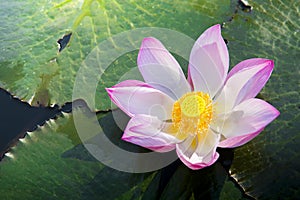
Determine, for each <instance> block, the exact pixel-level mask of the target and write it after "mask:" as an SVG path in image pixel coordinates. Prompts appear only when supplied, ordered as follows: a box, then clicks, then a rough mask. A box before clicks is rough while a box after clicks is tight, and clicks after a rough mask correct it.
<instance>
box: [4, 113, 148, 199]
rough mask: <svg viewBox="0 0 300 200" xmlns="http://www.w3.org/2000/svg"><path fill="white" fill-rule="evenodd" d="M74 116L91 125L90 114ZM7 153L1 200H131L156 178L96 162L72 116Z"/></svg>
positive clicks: (50, 124) (30, 135) (50, 123)
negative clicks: (79, 137) (126, 171)
mask: <svg viewBox="0 0 300 200" xmlns="http://www.w3.org/2000/svg"><path fill="white" fill-rule="evenodd" d="M73 112H76V114H77V115H76V116H77V117H78V116H81V118H80V119H81V120H84V121H86V125H87V127H89V124H91V121H92V120H91V117H90V114H89V112H88V111H87V110H83V109H76V110H74V111H73ZM100 119H101V116H100ZM100 134H101V133H100ZM102 134H103V133H102ZM111 134H113V133H111ZM95 135H96V134H95ZM6 155H7V156H6V157H5V158H4V159H3V160H2V161H1V162H0V185H1V187H0V199H8V200H9V199H45V198H47V199H98V198H101V199H102V198H103V199H128V198H127V197H134V196H140V195H141V194H142V193H143V191H144V190H145V189H146V187H147V185H148V184H149V182H150V181H151V179H152V177H153V175H152V173H145V174H131V173H125V172H120V171H117V170H114V169H111V168H108V167H106V166H104V165H103V164H102V163H100V162H99V161H98V160H96V159H95V158H94V157H93V156H92V155H91V154H90V153H89V152H88V151H87V150H86V149H85V148H84V147H83V146H82V144H81V143H80V140H79V139H78V136H77V132H76V129H75V127H74V123H73V117H72V114H63V115H62V116H61V117H58V119H56V120H55V121H54V120H50V121H48V122H47V123H46V124H45V125H44V126H43V127H40V128H38V129H37V130H36V131H34V132H31V133H28V134H27V136H26V137H25V138H24V139H21V142H19V143H18V144H17V146H15V147H13V148H12V150H11V151H10V152H9V153H8V154H6ZM112 190H113V191H112ZM123 197H124V198H123ZM125 197H126V198H125Z"/></svg>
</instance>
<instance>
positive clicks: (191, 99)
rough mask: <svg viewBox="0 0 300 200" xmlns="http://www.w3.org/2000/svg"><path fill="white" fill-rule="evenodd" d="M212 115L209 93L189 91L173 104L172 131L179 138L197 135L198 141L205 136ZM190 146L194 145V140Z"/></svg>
mask: <svg viewBox="0 0 300 200" xmlns="http://www.w3.org/2000/svg"><path fill="white" fill-rule="evenodd" d="M212 117H213V106H212V100H211V98H210V97H209V95H208V94H205V93H203V92H189V93H187V94H185V95H183V96H182V97H181V98H180V99H179V100H178V101H176V102H175V103H174V104H173V110H172V122H173V127H172V129H173V131H172V132H173V134H174V135H175V136H176V137H177V138H178V139H180V140H184V139H186V138H187V137H188V136H197V140H198V142H199V141H200V140H202V139H203V138H204V137H205V135H206V133H207V131H208V128H209V124H210V123H211V121H212ZM195 139H196V138H195ZM191 146H192V147H194V146H196V140H195V141H193V142H192V144H191ZM194 148H195V147H194Z"/></svg>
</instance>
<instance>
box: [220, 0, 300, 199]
mask: <svg viewBox="0 0 300 200" xmlns="http://www.w3.org/2000/svg"><path fill="white" fill-rule="evenodd" d="M248 2H249V4H250V5H251V6H252V8H253V10H252V11H251V12H243V11H241V10H240V9H237V12H236V13H235V14H234V15H233V18H232V21H231V22H228V23H226V24H225V26H224V30H223V33H224V36H225V38H226V39H227V40H228V41H229V43H228V47H229V54H230V58H231V63H232V66H233V64H236V63H238V62H240V61H242V60H244V59H246V58H252V57H263V58H269V59H273V60H274V61H275V67H274V71H273V74H272V76H271V78H270V80H269V82H268V83H267V85H266V87H265V88H264V89H263V90H262V92H261V93H260V95H259V97H260V98H263V99H264V100H266V101H268V102H270V103H271V104H272V105H274V106H275V107H276V108H277V109H278V110H279V111H280V112H281V115H280V116H279V117H278V119H276V120H275V121H274V122H272V123H271V124H270V125H269V126H268V127H266V129H265V130H264V131H263V132H262V133H261V134H260V135H259V136H258V137H257V138H255V139H254V140H253V141H252V142H250V143H249V144H247V145H244V146H242V147H240V148H237V149H236V150H235V158H234V162H233V165H232V166H231V169H230V171H231V174H232V176H233V177H234V178H235V179H236V180H237V182H238V183H239V184H240V185H241V186H242V187H243V188H244V190H245V192H246V193H247V194H249V195H251V196H253V197H255V198H259V199H260V198H262V199H279V198H280V199H281V198H286V199H296V198H298V197H299V190H298V188H300V182H299V181H298V180H299V179H300V173H299V169H300V165H299V160H300V154H299V153H298V152H299V150H298V147H299V145H300V139H299V138H300V133H299V130H300V126H299V120H300V115H299V111H300V103H299V99H300V95H299V91H300V88H299V85H300V84H299V62H298V60H299V50H300V46H299V42H300V37H299V36H300V35H299V34H300V32H299V27H300V23H299V17H300V16H299V12H298V8H299V6H300V2H299V1H297V0H292V1H280V0H268V1H263V0H259V1H248Z"/></svg>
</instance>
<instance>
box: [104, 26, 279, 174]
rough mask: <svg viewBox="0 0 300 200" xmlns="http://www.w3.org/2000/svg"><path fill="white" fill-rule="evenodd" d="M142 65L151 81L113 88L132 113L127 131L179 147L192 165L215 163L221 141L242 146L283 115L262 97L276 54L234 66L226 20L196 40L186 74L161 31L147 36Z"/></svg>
mask: <svg viewBox="0 0 300 200" xmlns="http://www.w3.org/2000/svg"><path fill="white" fill-rule="evenodd" d="M137 63H138V67H139V70H140V72H141V74H142V76H143V78H144V80H145V82H141V81H137V80H127V81H123V82H121V83H119V84H117V85H115V86H113V87H111V88H107V89H106V90H107V92H108V94H109V96H110V98H111V100H112V101H113V102H114V103H115V104H116V105H117V106H118V107H119V108H120V109H122V110H123V111H124V112H125V113H126V114H127V115H129V116H130V117H131V119H130V121H129V123H128V125H127V127H126V129H125V131H124V134H123V137H122V139H123V140H125V141H128V142H131V143H134V144H137V145H140V146H143V147H145V148H148V149H151V150H153V151H157V152H167V151H171V150H173V149H176V152H177V155H178V157H179V158H180V159H181V160H182V162H183V163H184V164H185V165H187V166H188V167H189V168H191V169H201V168H203V167H206V166H210V165H212V164H213V163H214V162H215V161H216V160H217V159H218V157H219V154H218V153H217V152H216V148H217V147H229V148H232V147H238V146H240V145H243V144H245V143H247V142H248V141H250V140H251V139H253V138H254V137H255V136H257V135H258V134H259V133H260V132H261V131H262V130H263V129H264V127H265V126H267V125H268V124H269V123H270V122H271V121H272V120H274V119H275V118H276V117H277V116H278V115H279V111H278V110H276V108H274V107H273V106H271V105H270V104H268V103H267V102H265V101H263V100H260V99H257V98H254V97H255V96H256V95H257V94H258V93H259V91H260V90H261V89H262V87H263V86H264V85H265V84H266V82H267V80H268V79H269V77H270V75H271V73H272V70H273V66H274V63H273V61H272V60H267V59H262V58H253V59H248V60H244V61H242V62H240V63H239V64H237V65H236V66H235V67H234V68H233V69H232V70H231V71H230V72H229V73H227V72H228V68H229V56H228V51H227V47H226V44H225V43H224V40H223V38H222V36H221V28H220V25H215V26H212V27H210V28H209V29H207V30H206V31H205V32H204V33H203V34H202V35H201V36H200V37H199V38H198V40H197V41H196V43H195V44H194V46H193V48H192V51H191V54H190V61H189V67H188V78H187V80H186V78H185V76H184V74H183V72H182V69H181V67H180V66H179V64H178V63H177V61H176V60H175V59H174V57H173V56H172V55H171V54H170V53H169V52H168V50H167V49H166V48H165V47H164V46H163V44H162V43H161V42H160V41H158V40H157V39H155V38H145V39H144V40H143V42H142V45H141V48H140V51H139V55H138V60H137Z"/></svg>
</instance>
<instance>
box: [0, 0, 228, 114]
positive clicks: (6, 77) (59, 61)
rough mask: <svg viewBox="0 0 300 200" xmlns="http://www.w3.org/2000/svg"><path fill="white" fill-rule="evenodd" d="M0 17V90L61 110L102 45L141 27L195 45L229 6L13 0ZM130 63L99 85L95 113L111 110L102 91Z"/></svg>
mask: <svg viewBox="0 0 300 200" xmlns="http://www.w3.org/2000/svg"><path fill="white" fill-rule="evenodd" d="M0 12H1V13H2V16H1V19H0V24H1V31H0V42H1V50H0V70H1V75H0V86H1V87H3V88H5V89H6V90H9V91H10V92H11V93H12V94H14V95H16V96H18V97H19V98H20V99H22V100H24V101H27V102H29V103H31V104H32V105H37V104H40V105H48V104H59V105H63V104H64V103H65V102H70V101H72V90H73V84H74V80H75V76H76V72H77V70H78V69H79V68H80V67H81V65H82V62H83V61H84V60H85V59H86V57H87V55H88V54H89V53H90V52H91V50H92V49H93V48H95V47H96V46H97V45H98V44H99V43H101V42H102V41H104V40H105V39H107V38H109V37H111V36H113V35H115V34H118V33H121V32H123V31H128V30H134V29H136V28H141V27H163V28H168V29H172V30H175V31H179V32H182V33H185V34H187V35H188V36H190V37H192V38H194V39H195V38H197V37H198V36H199V34H200V33H201V32H202V31H203V30H204V29H205V28H207V27H208V26H210V25H212V24H215V23H221V22H222V21H223V18H224V16H228V13H229V12H230V1H229V0H226V1H217V0H213V1H205V0H201V1H179V0H176V1H171V0H165V1H156V0H155V1H151V2H146V1H142V0H134V1H99V0H98V1H97V0H84V1H68V0H66V1H61V0H54V1H46V0H42V1H38V2H36V1H32V0H26V1H25V0H23V1H16V0H13V1H10V2H5V1H2V2H1V3H0ZM71 33H72V34H71ZM57 41H59V43H60V46H59V47H58V44H57ZM62 45H63V46H62ZM114 45H115V48H118V44H114ZM138 46H139V45H138ZM138 46H137V47H138ZM135 60H136V54H134V55H128V56H127V57H126V59H125V61H124V62H123V60H122V63H120V65H119V66H118V67H116V66H114V69H113V72H111V71H109V72H107V74H108V77H107V78H108V79H105V80H99V84H100V91H99V92H97V95H99V97H97V98H98V99H100V100H101V101H100V102H97V105H96V110H107V109H109V108H110V102H109V101H108V97H107V96H104V93H105V90H104V87H105V86H106V87H107V86H111V85H113V83H114V84H115V83H116V81H117V80H119V78H120V77H121V76H122V73H123V72H124V70H125V71H128V70H129V69H130V68H132V67H135V66H136V61H135ZM112 77H113V79H112ZM86 78H88V77H86ZM108 80H109V81H108ZM103 83H107V84H104V85H102V84H103ZM102 99H103V101H102Z"/></svg>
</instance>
